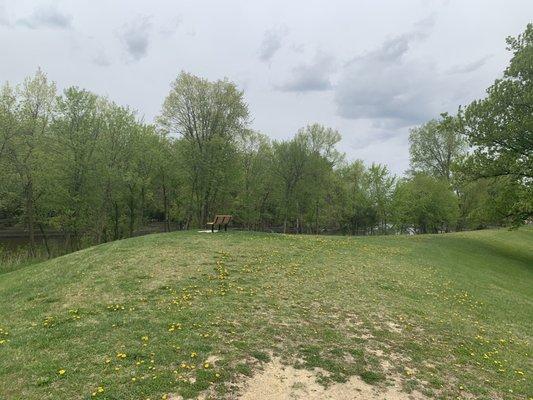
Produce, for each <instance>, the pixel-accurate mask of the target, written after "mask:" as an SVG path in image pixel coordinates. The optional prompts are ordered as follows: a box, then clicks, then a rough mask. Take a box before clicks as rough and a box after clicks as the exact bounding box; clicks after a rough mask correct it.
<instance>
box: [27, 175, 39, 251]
mask: <svg viewBox="0 0 533 400" xmlns="http://www.w3.org/2000/svg"><path fill="white" fill-rule="evenodd" d="M26 219H27V224H28V246H29V247H28V253H29V255H30V257H35V256H36V255H37V252H36V249H35V204H34V199H33V182H32V180H31V179H30V180H29V181H28V184H27V186H26Z"/></svg>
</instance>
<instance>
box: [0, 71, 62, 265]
mask: <svg viewBox="0 0 533 400" xmlns="http://www.w3.org/2000/svg"><path fill="white" fill-rule="evenodd" d="M7 91H8V92H7V94H5V96H6V97H7V99H8V104H9V98H10V95H9V89H7ZM55 91H56V88H55V84H54V83H50V82H48V78H47V77H46V75H45V74H44V73H43V72H42V71H41V70H40V69H39V70H37V72H36V74H35V75H34V76H33V77H31V78H27V79H26V80H25V81H24V83H23V84H22V86H21V87H19V88H18V89H17V93H16V101H17V104H12V105H11V107H12V110H13V111H14V112H15V113H14V115H15V119H16V121H17V124H16V125H17V126H16V127H13V126H12V125H11V123H10V122H8V130H7V131H6V133H4V134H3V143H2V144H1V145H2V147H3V152H5V153H6V155H7V157H8V158H9V162H10V164H11V166H12V167H13V169H14V171H15V172H16V174H17V176H18V179H19V181H18V184H19V188H20V195H21V199H22V210H23V218H24V221H25V223H26V226H27V229H28V245H29V246H28V249H29V254H30V255H31V256H35V254H36V243H35V229H36V225H37V223H38V221H37V215H38V211H39V210H38V204H37V203H38V199H39V197H40V196H41V195H42V191H44V190H46V185H43V184H42V183H43V179H44V178H45V177H46V174H44V171H45V167H46V166H47V165H45V164H43V163H42V162H41V161H42V157H43V151H42V141H43V139H44V137H45V135H46V132H47V129H48V127H49V123H50V118H51V115H52V111H53V107H54V101H55ZM3 97H4V96H3ZM8 120H9V117H8Z"/></svg>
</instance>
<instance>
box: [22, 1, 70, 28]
mask: <svg viewBox="0 0 533 400" xmlns="http://www.w3.org/2000/svg"><path fill="white" fill-rule="evenodd" d="M71 23H72V17H71V16H70V15H67V14H64V13H63V12H61V11H60V10H58V9H57V8H56V7H55V6H52V5H50V6H46V7H40V8H37V9H36V10H35V11H33V13H32V14H31V15H30V16H28V17H26V18H22V19H19V20H18V21H17V25H22V26H25V27H27V28H30V29H38V28H55V29H70V28H71V27H72V25H71Z"/></svg>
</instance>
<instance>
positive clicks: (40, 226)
mask: <svg viewBox="0 0 533 400" xmlns="http://www.w3.org/2000/svg"><path fill="white" fill-rule="evenodd" d="M39 230H40V231H41V235H43V241H44V247H45V248H46V254H47V255H48V258H51V257H52V255H51V254H50V247H49V246H48V238H47V237H46V233H45V231H44V229H43V224H41V223H39Z"/></svg>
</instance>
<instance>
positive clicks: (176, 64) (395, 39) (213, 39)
mask: <svg viewBox="0 0 533 400" xmlns="http://www.w3.org/2000/svg"><path fill="white" fill-rule="evenodd" d="M532 20H533V1H532V0H500V1H496V0H448V1H447V0H438V1H437V0H435V1H430V0H404V1H398V0H389V1H379V0H368V1H356V0H351V1H348V0H346V1H334V0H327V1H326V0H324V1H312V0H302V1H296V0H292V1H289V0H283V1H250V0H248V1H246V0H242V1H231V0H224V1H221V0H213V1H201V0H190V1H156V0H151V1H132V0H127V1H119V0H114V1H110V0H99V1H97V0H85V1H81V0H77V1H74V0H71V1H57V0H56V1H52V0H48V1H23V0H16V1H15V0H13V1H6V0H0V49H1V52H0V80H2V81H9V82H10V83H13V84H16V83H20V82H21V81H22V80H23V79H24V78H25V77H26V76H28V75H30V74H33V73H34V72H35V70H36V69H37V68H38V67H39V66H40V67H41V68H42V69H43V70H44V71H45V72H46V73H47V74H48V76H49V78H50V79H52V80H54V81H55V82H57V84H58V87H59V88H60V89H64V88H65V87H68V86H71V85H77V86H80V87H82V88H86V89H89V90H92V91H94V92H95V93H98V94H101V95H105V96H108V97H109V98H110V99H111V100H114V101H116V102H117V103H120V104H123V105H129V106H131V107H132V108H134V109H137V110H138V112H139V115H141V116H144V118H145V121H147V122H151V121H152V120H153V118H154V116H156V115H157V114H158V112H159V110H160V107H161V104H162V102H163V99H164V97H165V96H166V95H167V94H168V91H169V85H170V82H171V81H172V80H173V79H174V78H175V77H176V75H177V74H178V73H179V72H180V71H181V70H185V71H188V72H191V73H193V74H196V75H199V76H202V77H206V78H208V79H211V80H214V79H220V78H224V77H227V78H229V79H230V80H232V81H234V82H236V83H237V84H238V85H239V87H240V88H241V89H243V90H244V92H245V97H246V101H247V102H248V104H249V107H250V112H251V115H252V118H253V128H255V129H257V130H259V131H261V132H263V133H266V134H268V135H269V136H270V137H272V138H288V137H291V136H292V135H293V134H294V133H295V132H296V131H297V130H298V128H300V127H302V126H305V125H306V124H309V123H313V122H319V123H322V124H325V125H328V126H331V127H333V128H336V129H338V130H339V131H340V132H341V134H342V136H343V141H342V143H341V146H340V148H341V150H342V151H344V152H346V154H347V156H348V158H349V159H356V158H361V159H363V160H365V161H366V162H368V163H370V162H372V161H375V162H381V163H385V164H387V165H388V166H389V168H390V169H391V170H392V171H393V172H395V173H398V174H400V173H402V172H403V171H405V169H406V168H407V167H408V164H409V161H408V145H407V137H408V130H409V127H411V126H414V125H416V124H419V123H421V122H423V121H426V120H428V119H430V118H433V117H436V116H438V115H439V113H440V112H443V111H449V112H455V111H456V110H457V108H458V106H459V105H461V104H467V103H468V102H470V101H471V100H473V99H475V98H479V97H482V96H483V95H484V91H485V89H486V88H487V87H488V86H489V85H490V84H491V83H492V82H493V81H494V79H495V78H497V77H499V76H501V73H502V72H503V69H504V68H505V66H506V65H507V62H508V60H509V54H508V52H507V51H506V50H505V37H506V36H509V35H513V36H514V35H517V34H518V33H520V32H522V31H523V30H524V29H525V26H526V24H527V23H528V22H531V21H532Z"/></svg>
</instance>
